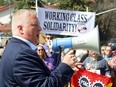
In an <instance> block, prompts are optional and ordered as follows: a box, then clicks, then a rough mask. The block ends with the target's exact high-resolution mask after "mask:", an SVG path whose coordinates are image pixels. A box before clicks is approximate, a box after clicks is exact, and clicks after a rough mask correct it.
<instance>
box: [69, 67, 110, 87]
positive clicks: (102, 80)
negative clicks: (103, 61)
mask: <svg viewBox="0 0 116 87" xmlns="http://www.w3.org/2000/svg"><path fill="white" fill-rule="evenodd" d="M71 87H112V80H111V78H110V77H107V76H103V75H100V74H96V73H93V72H89V71H87V70H84V69H81V68H79V70H78V71H77V72H76V73H75V74H74V75H73V76H72V77H71Z"/></svg>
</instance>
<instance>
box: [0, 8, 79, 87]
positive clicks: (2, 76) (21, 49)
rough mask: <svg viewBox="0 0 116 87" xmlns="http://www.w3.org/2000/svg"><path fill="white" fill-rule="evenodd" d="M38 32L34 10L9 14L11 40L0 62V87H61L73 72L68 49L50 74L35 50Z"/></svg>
mask: <svg viewBox="0 0 116 87" xmlns="http://www.w3.org/2000/svg"><path fill="white" fill-rule="evenodd" d="M40 31H41V28H40V26H39V21H38V19H37V17H36V14H35V12H34V11H32V10H26V9H22V10H19V11H17V12H16V13H15V14H14V15H13V17H12V34H13V37H12V38H11V40H10V42H9V43H8V44H7V46H6V47H5V50H4V52H3V55H2V58H1V61H0V87H64V85H65V84H66V83H67V82H68V81H69V80H70V78H71V76H72V75H73V73H74V71H77V68H76V67H75V66H76V65H77V61H76V59H75V57H74V56H75V55H74V53H73V50H71V51H69V52H68V53H67V54H66V55H65V56H64V59H63V61H62V62H61V63H60V64H59V66H58V67H57V68H56V69H55V70H54V71H53V72H51V73H50V71H49V69H48V67H47V66H46V64H45V63H44V62H43V61H42V60H41V59H40V58H39V57H38V55H37V53H36V51H35V49H36V44H37V43H38V35H39V32H40Z"/></svg>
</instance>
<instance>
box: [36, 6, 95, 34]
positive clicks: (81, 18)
mask: <svg viewBox="0 0 116 87" xmlns="http://www.w3.org/2000/svg"><path fill="white" fill-rule="evenodd" d="M37 12H38V14H37V16H38V19H39V21H40V26H41V28H42V31H41V33H45V34H58V35H70V36H79V35H81V34H84V33H86V32H89V31H90V30H92V29H93V28H94V25H95V12H81V11H67V10H56V9H47V8H38V9H37Z"/></svg>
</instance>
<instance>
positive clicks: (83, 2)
mask: <svg viewBox="0 0 116 87" xmlns="http://www.w3.org/2000/svg"><path fill="white" fill-rule="evenodd" d="M47 3H51V5H53V4H55V3H57V5H56V6H55V7H56V8H58V9H64V10H79V11H86V7H88V5H89V4H88V0H54V1H53V0H47Z"/></svg>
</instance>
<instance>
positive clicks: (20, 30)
mask: <svg viewBox="0 0 116 87" xmlns="http://www.w3.org/2000/svg"><path fill="white" fill-rule="evenodd" d="M17 28H18V31H19V32H20V33H21V34H22V33H23V27H22V26H21V25H18V26H17Z"/></svg>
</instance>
